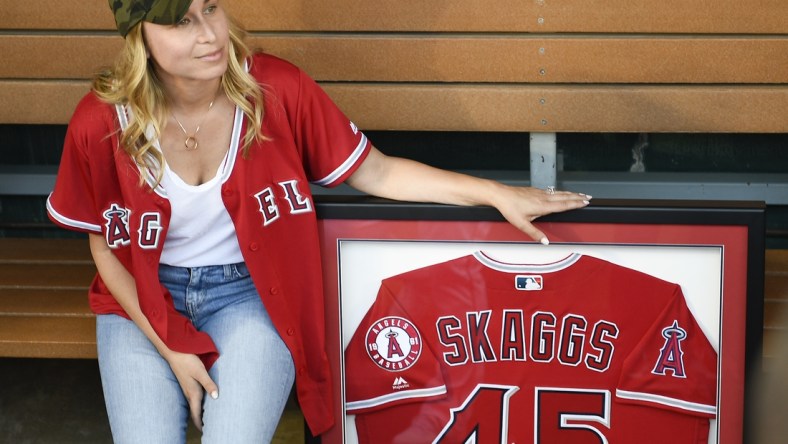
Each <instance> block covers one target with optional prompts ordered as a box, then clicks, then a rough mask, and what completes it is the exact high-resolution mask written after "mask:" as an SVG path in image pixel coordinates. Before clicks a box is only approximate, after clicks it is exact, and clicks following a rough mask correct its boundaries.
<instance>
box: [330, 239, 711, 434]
mask: <svg viewBox="0 0 788 444" xmlns="http://www.w3.org/2000/svg"><path fill="white" fill-rule="evenodd" d="M345 366H346V367H345V371H346V402H347V403H346V409H347V413H348V414H355V415H356V417H355V423H356V429H357V432H358V437H359V441H360V442H361V443H374V444H385V443H408V444H411V443H423V442H436V443H466V442H475V443H501V444H511V443H518V444H520V443H531V442H533V443H608V442H609V443H639V444H642V443H666V442H670V443H672V444H675V443H706V442H707V440H708V433H709V419H710V418H713V417H714V416H715V413H716V388H717V383H716V379H717V354H716V352H715V351H714V348H713V347H712V346H711V344H710V343H709V341H708V339H707V338H706V336H705V335H704V333H703V332H702V330H701V329H700V327H699V325H698V323H697V322H696V320H695V318H694V317H693V315H692V313H691V312H690V311H689V309H688V308H687V305H686V301H685V300H684V296H683V294H682V292H681V289H680V287H679V286H678V285H676V284H673V283H670V282H666V281H663V280H660V279H657V278H655V277H653V276H650V275H647V274H644V273H641V272H638V271H635V270H632V269H628V268H625V267H621V266H618V265H615V264H612V263H610V262H607V261H604V260H601V259H597V258H594V257H591V256H581V255H578V254H573V255H570V256H569V257H567V258H566V259H564V260H562V261H560V262H556V263H552V264H547V265H512V264H504V263H500V262H496V261H494V260H493V259H491V258H489V257H488V256H486V255H484V254H483V253H479V252H477V253H475V254H473V255H470V256H465V257H462V258H459V259H455V260H451V261H448V262H444V263H441V264H437V265H432V266H429V267H425V268H422V269H419V270H414V271H411V272H408V273H404V274H401V275H398V276H394V277H391V278H388V279H385V280H384V281H383V283H382V284H381V287H380V291H379V293H378V295H377V299H376V301H375V303H374V304H373V306H372V307H371V308H370V309H369V311H368V312H367V313H366V315H365V317H364V319H363V320H362V322H361V324H360V325H359V327H358V328H357V330H356V332H355V334H354V336H353V338H352V339H351V341H350V343H349V344H348V347H347V349H346V350H345Z"/></svg>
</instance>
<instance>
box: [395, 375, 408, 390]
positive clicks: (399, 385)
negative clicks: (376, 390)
mask: <svg viewBox="0 0 788 444" xmlns="http://www.w3.org/2000/svg"><path fill="white" fill-rule="evenodd" d="M391 388H392V389H394V390H405V389H406V388H410V384H408V381H406V380H405V378H403V377H402V376H398V377H396V378H394V384H392V385H391Z"/></svg>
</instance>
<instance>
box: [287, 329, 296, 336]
mask: <svg viewBox="0 0 788 444" xmlns="http://www.w3.org/2000/svg"><path fill="white" fill-rule="evenodd" d="M287 336H295V328H288V329H287Z"/></svg>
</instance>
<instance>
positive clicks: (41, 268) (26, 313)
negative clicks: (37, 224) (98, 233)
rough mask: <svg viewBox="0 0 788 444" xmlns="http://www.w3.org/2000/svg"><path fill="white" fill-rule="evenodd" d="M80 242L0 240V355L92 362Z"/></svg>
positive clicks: (87, 274)
mask: <svg viewBox="0 0 788 444" xmlns="http://www.w3.org/2000/svg"><path fill="white" fill-rule="evenodd" d="M95 273H96V267H95V265H94V264H93V261H92V259H91V257H90V252H89V249H88V244H87V240H84V239H13V238H3V239H0V356H4V357H17V358H95V357H96V321H95V316H94V315H93V314H92V313H91V311H90V309H89V307H88V299H87V290H88V286H89V285H90V282H91V280H92V278H93V276H94V275H95Z"/></svg>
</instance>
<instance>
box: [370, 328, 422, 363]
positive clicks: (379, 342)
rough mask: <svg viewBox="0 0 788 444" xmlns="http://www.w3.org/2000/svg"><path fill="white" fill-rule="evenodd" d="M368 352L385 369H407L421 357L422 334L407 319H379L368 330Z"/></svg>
mask: <svg viewBox="0 0 788 444" xmlns="http://www.w3.org/2000/svg"><path fill="white" fill-rule="evenodd" d="M367 353H368V354H369V358H370V359H372V361H373V362H375V364H377V365H378V367H380V368H382V369H384V370H389V371H402V370H406V369H408V368H409V367H411V366H413V364H415V363H416V361H417V360H418V359H419V355H420V354H421V334H419V331H418V330H417V329H416V327H415V326H414V325H413V323H412V322H410V321H408V320H407V319H404V318H400V317H396V316H391V317H385V318H381V319H378V320H377V321H376V322H373V323H372V325H371V326H370V327H369V330H368V331H367Z"/></svg>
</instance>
